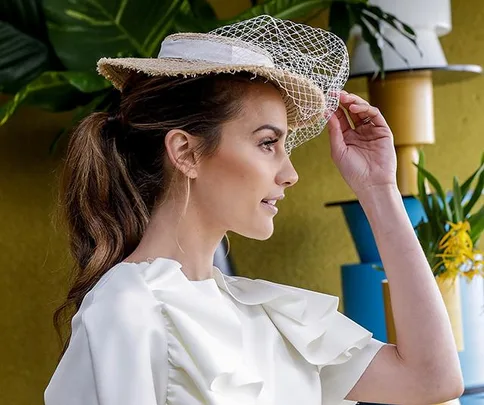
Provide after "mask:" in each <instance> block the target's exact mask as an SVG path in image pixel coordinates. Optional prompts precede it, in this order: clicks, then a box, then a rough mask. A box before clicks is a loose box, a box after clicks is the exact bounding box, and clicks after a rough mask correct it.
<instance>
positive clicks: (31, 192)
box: [0, 0, 484, 405]
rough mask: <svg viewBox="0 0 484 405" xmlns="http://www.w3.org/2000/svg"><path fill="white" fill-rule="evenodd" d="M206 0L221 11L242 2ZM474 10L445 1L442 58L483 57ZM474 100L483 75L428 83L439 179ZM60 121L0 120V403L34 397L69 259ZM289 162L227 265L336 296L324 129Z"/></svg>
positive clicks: (450, 164)
mask: <svg viewBox="0 0 484 405" xmlns="http://www.w3.org/2000/svg"><path fill="white" fill-rule="evenodd" d="M213 3H214V4H216V6H217V8H218V9H219V10H220V14H221V16H224V17H225V16H230V15H231V14H233V13H235V12H237V11H238V8H240V7H242V6H243V4H242V2H241V3H237V4H235V5H234V3H233V2H223V1H222V0H217V1H215V0H214V1H213ZM247 3H248V1H247V2H245V4H247ZM222 4H225V6H224V7H226V8H219V7H220V5H222ZM227 4H230V7H233V8H232V9H228V7H229V6H227ZM483 18H484V6H483V5H482V3H481V1H480V0H469V1H466V2H458V1H454V4H453V19H454V29H453V31H452V33H451V34H450V35H448V36H447V37H445V38H443V40H442V42H443V45H444V49H445V52H446V55H447V57H448V60H449V62H451V63H465V62H473V63H477V64H481V65H484V51H483V50H481V48H482V47H483V46H484V24H482V20H483ZM483 99H484V77H481V78H478V79H474V80H472V81H469V82H464V83H460V84H451V85H446V86H443V87H440V88H436V89H435V118H436V133H437V145H436V146H432V147H427V148H426V153H427V156H428V166H429V167H430V168H431V169H432V170H433V171H435V172H436V174H437V175H438V176H439V177H441V178H443V179H445V181H444V184H445V185H446V186H450V184H451V183H450V180H451V176H452V175H453V174H456V175H458V176H459V177H460V178H461V179H462V178H463V177H464V176H466V175H468V174H469V173H470V172H471V171H472V170H473V169H474V168H475V167H476V165H477V164H478V160H479V157H480V153H481V152H482V151H483V150H484V141H483V139H484V138H483V129H482V128H484V114H483V113H482V111H483ZM67 119H68V116H67V115H61V116H55V117H54V116H52V115H46V114H39V113H37V112H35V111H32V110H28V109H24V110H22V111H21V112H20V113H19V114H17V115H16V116H15V118H14V119H13V120H12V121H11V122H9V123H8V124H7V125H6V126H4V127H3V128H0V173H1V176H0V219H1V227H0V263H1V268H2V271H1V275H0V359H1V366H0V404H1V405H3V404H5V405H6V404H15V405H32V404H41V403H42V399H41V398H42V392H43V389H44V387H45V385H46V384H47V382H48V379H49V378H50V375H51V373H52V371H53V369H54V367H55V364H56V357H57V350H58V347H57V343H56V340H55V334H54V331H53V329H52V326H51V314H52V311H53V310H54V308H55V307H56V306H57V305H58V304H59V302H60V300H61V298H62V296H63V293H64V291H65V285H66V284H65V269H66V268H67V266H68V263H69V262H68V258H67V250H66V247H67V245H66V240H65V236H64V234H63V233H62V231H61V230H56V229H55V228H54V226H53V224H52V219H51V216H52V214H51V213H52V210H53V208H54V205H55V199H54V197H55V192H56V177H55V171H56V169H57V168H58V167H59V164H60V161H61V158H62V153H59V154H57V155H54V156H49V155H48V152H47V150H48V146H49V143H50V141H51V139H52V136H53V133H54V132H55V131H56V129H57V128H58V127H59V126H60V125H59V122H60V121H66V120H67ZM409 119H411V117H409ZM293 160H294V163H295V166H296V168H297V169H298V171H299V175H300V180H299V183H298V184H297V186H295V187H294V188H293V189H292V190H290V191H289V192H288V193H287V198H286V199H285V200H284V202H283V203H282V204H281V207H280V213H279V215H278V216H277V217H276V220H275V225H276V231H275V234H274V236H273V237H272V238H271V239H270V240H268V241H265V242H257V241H250V240H244V239H242V238H240V237H236V236H232V237H231V241H232V255H233V258H234V261H235V264H236V266H237V268H238V270H239V272H240V274H242V275H246V276H250V277H260V278H267V279H271V280H274V281H277V282H281V283H288V284H293V285H296V286H300V287H304V288H311V289H315V290H319V291H324V292H327V293H330V294H335V295H340V292H341V290H340V277H339V268H340V265H341V264H344V263H354V262H356V261H357V255H356V252H355V250H354V247H353V245H352V243H351V239H350V236H349V234H348V231H347V229H346V226H345V223H344V220H343V217H342V214H341V212H340V211H339V209H337V208H332V209H328V208H324V207H323V204H324V203H325V202H328V201H334V200H342V199H351V198H353V195H352V192H351V190H350V189H349V188H348V187H347V186H346V185H345V183H344V182H343V180H342V179H341V178H340V176H339V174H338V172H337V171H336V169H335V168H334V166H333V164H332V163H331V161H330V156H329V146H328V142H327V137H326V134H323V136H321V137H319V138H316V139H315V140H313V141H311V142H310V143H309V144H307V145H305V146H302V147H301V148H299V149H296V150H295V151H294V153H293Z"/></svg>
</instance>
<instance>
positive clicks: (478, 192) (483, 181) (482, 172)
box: [464, 165, 484, 217]
mask: <svg viewBox="0 0 484 405" xmlns="http://www.w3.org/2000/svg"><path fill="white" fill-rule="evenodd" d="M478 172H479V180H478V181H477V184H476V188H475V189H474V192H473V193H472V195H471V198H470V199H469V201H468V202H467V203H466V204H465V205H464V217H467V215H469V213H470V212H471V211H472V208H474V205H475V204H476V203H477V201H478V200H479V199H480V198H481V197H482V190H483V189H484V165H481V167H480V168H479V169H478Z"/></svg>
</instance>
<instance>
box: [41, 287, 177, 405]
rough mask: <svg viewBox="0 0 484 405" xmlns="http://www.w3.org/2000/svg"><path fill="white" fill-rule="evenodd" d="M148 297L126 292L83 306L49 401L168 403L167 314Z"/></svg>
mask: <svg viewBox="0 0 484 405" xmlns="http://www.w3.org/2000/svg"><path fill="white" fill-rule="evenodd" d="M111 298H112V297H111ZM105 301H107V300H105ZM145 301H146V300H144V299H143V297H142V299H140V297H137V296H132V297H131V296H129V295H127V294H125V296H123V297H121V298H118V299H116V300H114V302H113V301H110V302H103V301H101V302H99V303H94V304H91V305H88V306H87V308H85V309H83V308H82V307H81V310H80V311H79V312H78V313H77V314H76V316H75V317H74V318H73V321H72V331H73V332H72V336H71V340H70V343H69V347H68V349H67V351H66V353H65V354H64V356H63V358H62V360H61V362H60V363H59V365H58V367H57V369H56V371H55V373H54V375H53V377H52V379H51V381H50V383H49V385H48V387H47V389H46V391H45V394H44V399H45V404H46V405H86V404H89V405H138V404H143V405H162V404H165V401H166V384H167V378H168V377H167V362H168V359H167V343H166V342H167V340H166V334H165V329H164V325H163V318H162V316H161V314H160V309H159V308H158V307H157V306H156V305H153V304H152V303H148V304H147V302H145ZM83 305H84V304H83Z"/></svg>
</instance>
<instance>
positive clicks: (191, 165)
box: [165, 129, 199, 179]
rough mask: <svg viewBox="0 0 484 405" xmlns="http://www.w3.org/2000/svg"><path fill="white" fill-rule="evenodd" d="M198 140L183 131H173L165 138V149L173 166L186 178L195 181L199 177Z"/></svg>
mask: <svg viewBox="0 0 484 405" xmlns="http://www.w3.org/2000/svg"><path fill="white" fill-rule="evenodd" d="M198 142H199V141H198V139H197V138H196V137H194V136H192V135H190V134H189V133H188V132H186V131H183V130H182V129H172V130H170V131H168V133H167V134H166V136H165V147H166V153H167V156H168V158H169V159H170V161H171V163H172V164H173V166H174V167H175V168H176V169H178V170H179V171H180V172H182V173H183V174H184V175H185V176H187V177H189V178H191V179H194V178H196V177H197V176H198V172H197V158H196V154H195V150H196V147H197V145H198Z"/></svg>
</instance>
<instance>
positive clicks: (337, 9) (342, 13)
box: [328, 1, 354, 43]
mask: <svg viewBox="0 0 484 405" xmlns="http://www.w3.org/2000/svg"><path fill="white" fill-rule="evenodd" d="M353 25H354V17H353V16H352V12H351V9H350V8H349V7H348V6H347V4H346V3H344V2H339V1H335V2H334V3H333V4H331V7H330V9H329V23H328V29H329V31H331V32H332V33H333V34H335V35H337V36H338V37H340V38H341V39H342V40H343V41H344V42H345V43H346V42H348V39H349V36H350V31H351V28H352V27H353Z"/></svg>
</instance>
